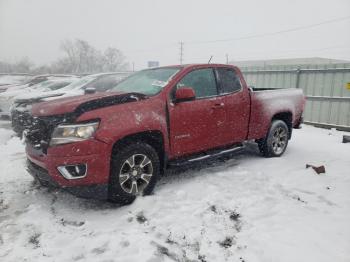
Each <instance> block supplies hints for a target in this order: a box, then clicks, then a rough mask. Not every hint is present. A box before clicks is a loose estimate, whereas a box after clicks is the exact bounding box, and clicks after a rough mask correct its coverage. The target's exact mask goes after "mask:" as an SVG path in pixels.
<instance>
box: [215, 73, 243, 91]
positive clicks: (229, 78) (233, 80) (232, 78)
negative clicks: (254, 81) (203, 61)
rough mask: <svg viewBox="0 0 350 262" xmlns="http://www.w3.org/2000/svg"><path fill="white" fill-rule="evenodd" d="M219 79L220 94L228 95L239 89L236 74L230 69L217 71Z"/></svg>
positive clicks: (239, 83) (239, 84) (239, 85)
mask: <svg viewBox="0 0 350 262" xmlns="http://www.w3.org/2000/svg"><path fill="white" fill-rule="evenodd" d="M217 72H218V75H219V79H220V93H221V94H228V93H233V92H236V91H238V90H240V89H241V81H240V80H239V77H238V75H237V74H236V72H235V71H234V70H232V69H230V68H218V69H217Z"/></svg>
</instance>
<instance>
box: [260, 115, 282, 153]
mask: <svg viewBox="0 0 350 262" xmlns="http://www.w3.org/2000/svg"><path fill="white" fill-rule="evenodd" d="M288 139H289V130H288V126H287V124H286V123H285V122H284V121H282V120H274V121H273V122H272V123H271V127H270V129H269V132H268V134H267V136H266V137H265V138H264V139H261V140H259V141H258V146H259V150H260V152H261V153H262V154H263V156H265V157H279V156H281V155H283V153H284V151H286V148H287V145H288Z"/></svg>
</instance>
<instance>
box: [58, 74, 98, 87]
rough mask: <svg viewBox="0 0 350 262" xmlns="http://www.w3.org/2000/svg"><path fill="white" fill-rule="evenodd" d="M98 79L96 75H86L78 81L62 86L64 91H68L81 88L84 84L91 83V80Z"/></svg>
mask: <svg viewBox="0 0 350 262" xmlns="http://www.w3.org/2000/svg"><path fill="white" fill-rule="evenodd" d="M95 79H96V76H85V77H83V78H81V79H79V80H78V81H74V82H73V83H71V84H70V85H67V86H65V87H64V88H62V89H61V90H62V91H67V90H73V89H80V88H82V87H83V86H85V85H86V84H87V83H90V82H91V81H94V80H95Z"/></svg>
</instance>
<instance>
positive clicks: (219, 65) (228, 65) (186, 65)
mask: <svg viewBox="0 0 350 262" xmlns="http://www.w3.org/2000/svg"><path fill="white" fill-rule="evenodd" d="M208 65H210V66H212V67H233V68H237V67H236V66H234V65H231V64H208V63H203V64H200V63H198V64H183V65H168V66H159V67H154V68H169V67H172V68H174V67H175V68H176V67H177V68H189V67H202V66H203V67H206V66H208ZM154 68H152V69H154Z"/></svg>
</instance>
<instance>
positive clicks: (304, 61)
mask: <svg viewBox="0 0 350 262" xmlns="http://www.w3.org/2000/svg"><path fill="white" fill-rule="evenodd" d="M341 63H350V61H348V60H338V59H330V58H322V57H306V58H286V59H270V60H246V61H230V64H234V65H236V66H239V67H248V66H259V67H260V66H272V65H310V64H341Z"/></svg>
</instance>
